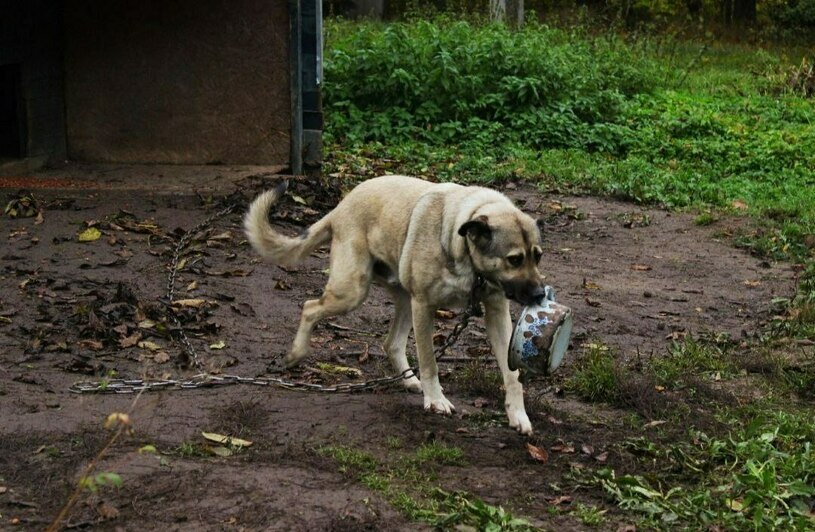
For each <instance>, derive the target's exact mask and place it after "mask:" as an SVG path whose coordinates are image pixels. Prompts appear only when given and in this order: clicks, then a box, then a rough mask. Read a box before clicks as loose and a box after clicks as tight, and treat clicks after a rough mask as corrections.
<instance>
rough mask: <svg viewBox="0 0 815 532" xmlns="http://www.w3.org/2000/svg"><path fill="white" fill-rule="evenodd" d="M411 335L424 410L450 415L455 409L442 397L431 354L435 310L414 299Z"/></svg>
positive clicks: (436, 369)
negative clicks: (414, 346) (416, 355)
mask: <svg viewBox="0 0 815 532" xmlns="http://www.w3.org/2000/svg"><path fill="white" fill-rule="evenodd" d="M411 314H412V315H413V335H414V336H415V337H416V352H417V354H418V355H419V375H420V377H421V383H422V393H423V394H424V409H425V410H430V411H432V412H439V413H441V414H451V413H452V412H453V411H454V410H455V407H454V406H453V403H451V402H450V401H448V400H447V398H446V397H444V394H443V393H442V390H441V384H440V383H439V366H438V365H437V364H436V356H435V354H434V353H433V327H434V325H435V324H434V321H435V317H436V309H435V308H434V307H432V306H428V305H425V304H423V303H421V302H418V301H416V300H415V299H414V300H412V301H411Z"/></svg>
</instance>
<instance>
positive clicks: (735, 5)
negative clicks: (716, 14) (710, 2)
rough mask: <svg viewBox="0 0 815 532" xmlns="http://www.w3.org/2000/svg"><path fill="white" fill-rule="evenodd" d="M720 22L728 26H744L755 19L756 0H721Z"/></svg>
mask: <svg viewBox="0 0 815 532" xmlns="http://www.w3.org/2000/svg"><path fill="white" fill-rule="evenodd" d="M720 9H721V14H722V22H724V23H725V24H726V25H728V26H745V25H748V24H750V23H752V22H755V20H756V0H722V1H721V4H720Z"/></svg>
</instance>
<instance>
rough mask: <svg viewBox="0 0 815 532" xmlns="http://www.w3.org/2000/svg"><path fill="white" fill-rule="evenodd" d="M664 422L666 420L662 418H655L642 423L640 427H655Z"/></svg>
mask: <svg viewBox="0 0 815 532" xmlns="http://www.w3.org/2000/svg"><path fill="white" fill-rule="evenodd" d="M665 423H667V421H665V420H664V419H655V420H653V421H649V422H648V423H646V424H645V425H643V426H642V428H644V429H647V428H650V427H657V426H659V425H664V424H665Z"/></svg>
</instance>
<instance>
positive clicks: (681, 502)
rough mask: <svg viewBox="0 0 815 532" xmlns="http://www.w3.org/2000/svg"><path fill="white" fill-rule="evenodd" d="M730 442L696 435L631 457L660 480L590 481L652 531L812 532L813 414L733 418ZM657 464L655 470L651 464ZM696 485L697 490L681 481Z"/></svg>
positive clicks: (599, 474) (756, 413)
mask: <svg viewBox="0 0 815 532" xmlns="http://www.w3.org/2000/svg"><path fill="white" fill-rule="evenodd" d="M726 420H727V422H728V423H729V424H730V426H731V427H733V429H732V431H731V433H730V434H729V435H728V436H727V437H723V438H722V437H711V436H708V435H706V434H704V433H701V432H696V433H692V439H691V441H690V442H675V443H668V444H656V443H653V442H650V441H648V440H646V439H644V438H641V439H640V440H639V441H636V442H633V444H634V447H633V448H634V449H638V450H639V451H640V453H645V456H647V457H648V459H649V460H650V461H654V460H657V459H658V460H660V461H661V462H662V463H664V464H665V467H664V468H663V470H661V471H659V474H656V475H649V477H648V478H646V477H644V476H641V475H618V474H616V473H615V471H614V470H612V469H611V468H605V469H601V470H599V471H595V472H592V473H591V474H590V475H589V478H588V482H589V483H591V484H593V485H596V486H599V487H602V489H603V490H604V491H605V492H606V493H607V494H608V495H609V497H610V498H611V499H612V500H614V501H615V502H616V503H617V504H618V505H619V506H620V507H621V508H623V509H625V510H628V511H631V512H634V513H636V514H639V515H641V516H642V517H643V518H644V520H645V522H646V524H647V526H649V527H659V528H662V527H665V526H672V527H676V526H679V527H682V528H699V527H702V528H708V527H712V526H715V527H719V528H722V527H723V528H726V529H733V530H743V529H748V528H749V529H754V530H777V529H799V530H803V529H808V528H811V527H812V526H813V518H814V517H813V513H812V508H811V501H812V497H813V496H815V453H813V448H812V442H813V441H815V439H814V438H815V420H813V417H812V415H811V413H810V412H808V411H783V410H779V409H778V406H777V405H774V404H760V405H753V406H751V407H750V408H749V409H748V410H747V411H744V412H739V411H731V412H730V413H728V414H727V415H726ZM654 463H656V462H654ZM687 479H693V480H694V483H693V484H688V483H686V482H683V480H687Z"/></svg>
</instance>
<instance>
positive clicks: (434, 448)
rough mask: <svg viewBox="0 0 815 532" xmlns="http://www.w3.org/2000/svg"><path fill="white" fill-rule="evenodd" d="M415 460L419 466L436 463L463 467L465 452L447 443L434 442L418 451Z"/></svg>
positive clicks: (425, 444)
mask: <svg viewBox="0 0 815 532" xmlns="http://www.w3.org/2000/svg"><path fill="white" fill-rule="evenodd" d="M415 460H416V462H417V463H418V464H425V463H428V462H429V463H434V464H438V465H462V464H463V463H464V451H462V450H461V449H459V448H458V447H451V446H448V445H447V444H445V443H442V442H439V441H434V442H432V443H424V444H422V445H421V446H420V447H419V448H418V449H416V453H415Z"/></svg>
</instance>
